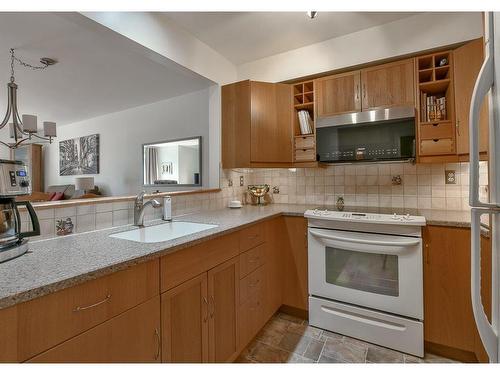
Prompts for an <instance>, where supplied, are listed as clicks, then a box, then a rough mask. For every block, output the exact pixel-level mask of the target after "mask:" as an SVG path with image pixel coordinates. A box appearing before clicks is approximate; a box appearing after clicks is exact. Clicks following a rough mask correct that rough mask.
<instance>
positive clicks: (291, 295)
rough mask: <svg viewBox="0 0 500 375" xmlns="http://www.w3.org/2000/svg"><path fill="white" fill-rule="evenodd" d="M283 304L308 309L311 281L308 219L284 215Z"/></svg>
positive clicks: (303, 309)
mask: <svg viewBox="0 0 500 375" xmlns="http://www.w3.org/2000/svg"><path fill="white" fill-rule="evenodd" d="M283 220H284V224H285V231H286V232H285V239H286V242H285V248H284V249H283V304H284V305H287V306H290V307H293V308H296V309H299V310H302V311H307V310H308V307H309V300H308V298H309V289H308V288H309V283H308V278H307V261H308V260H307V220H306V219H304V218H303V217H284V218H283Z"/></svg>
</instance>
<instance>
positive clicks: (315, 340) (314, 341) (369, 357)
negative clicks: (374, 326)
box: [237, 313, 454, 363]
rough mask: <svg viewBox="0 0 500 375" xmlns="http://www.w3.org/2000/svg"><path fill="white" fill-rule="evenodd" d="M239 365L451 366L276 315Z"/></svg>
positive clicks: (434, 357)
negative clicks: (395, 364) (393, 364)
mask: <svg viewBox="0 0 500 375" xmlns="http://www.w3.org/2000/svg"><path fill="white" fill-rule="evenodd" d="M237 362H240V363H248V362H252V363H315V362H316V363H445V362H446V363H451V362H454V361H452V360H449V359H447V358H443V357H438V356H436V355H432V354H426V355H425V358H424V359H421V358H417V357H414V356H411V355H408V354H403V353H400V352H397V351H395V350H390V349H386V348H383V347H380V346H377V345H374V344H370V343H367V342H364V341H360V340H356V339H353V338H351V337H347V336H342V335H339V334H336V333H332V332H328V331H324V330H321V329H318V328H315V327H311V326H309V325H308V323H307V321H304V320H302V319H299V318H296V317H293V316H290V315H286V314H283V313H277V314H276V315H275V316H274V317H273V318H272V319H271V320H270V321H269V322H268V323H267V324H266V326H265V327H264V328H263V329H262V330H261V331H260V332H259V334H258V335H257V337H256V338H255V340H254V341H253V342H252V343H250V344H249V345H248V346H247V348H245V350H244V351H243V353H242V354H241V355H240V357H239V358H238V360H237Z"/></svg>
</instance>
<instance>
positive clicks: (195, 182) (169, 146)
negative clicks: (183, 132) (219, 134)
mask: <svg viewBox="0 0 500 375" xmlns="http://www.w3.org/2000/svg"><path fill="white" fill-rule="evenodd" d="M142 153H143V170H144V173H143V175H144V177H143V181H144V185H145V186H165V187H166V186H201V165H202V163H201V137H193V138H185V139H176V140H171V141H163V142H155V143H148V144H145V145H143V147H142Z"/></svg>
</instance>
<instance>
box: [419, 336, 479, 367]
mask: <svg viewBox="0 0 500 375" xmlns="http://www.w3.org/2000/svg"><path fill="white" fill-rule="evenodd" d="M424 347H425V351H426V352H429V353H432V354H437V355H440V356H441V357H446V358H450V359H454V360H456V361H460V362H465V363H477V362H478V360H477V357H476V355H475V354H474V353H473V352H469V351H466V350H462V349H457V348H452V347H449V346H445V345H441V344H436V343H433V342H429V341H424Z"/></svg>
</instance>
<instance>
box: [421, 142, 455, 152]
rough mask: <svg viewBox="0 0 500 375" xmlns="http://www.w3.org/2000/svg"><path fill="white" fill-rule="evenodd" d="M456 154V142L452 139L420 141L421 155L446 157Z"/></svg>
mask: <svg viewBox="0 0 500 375" xmlns="http://www.w3.org/2000/svg"><path fill="white" fill-rule="evenodd" d="M453 153H455V142H454V141H453V139H450V138H441V139H428V140H421V141H420V155H446V154H453Z"/></svg>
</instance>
